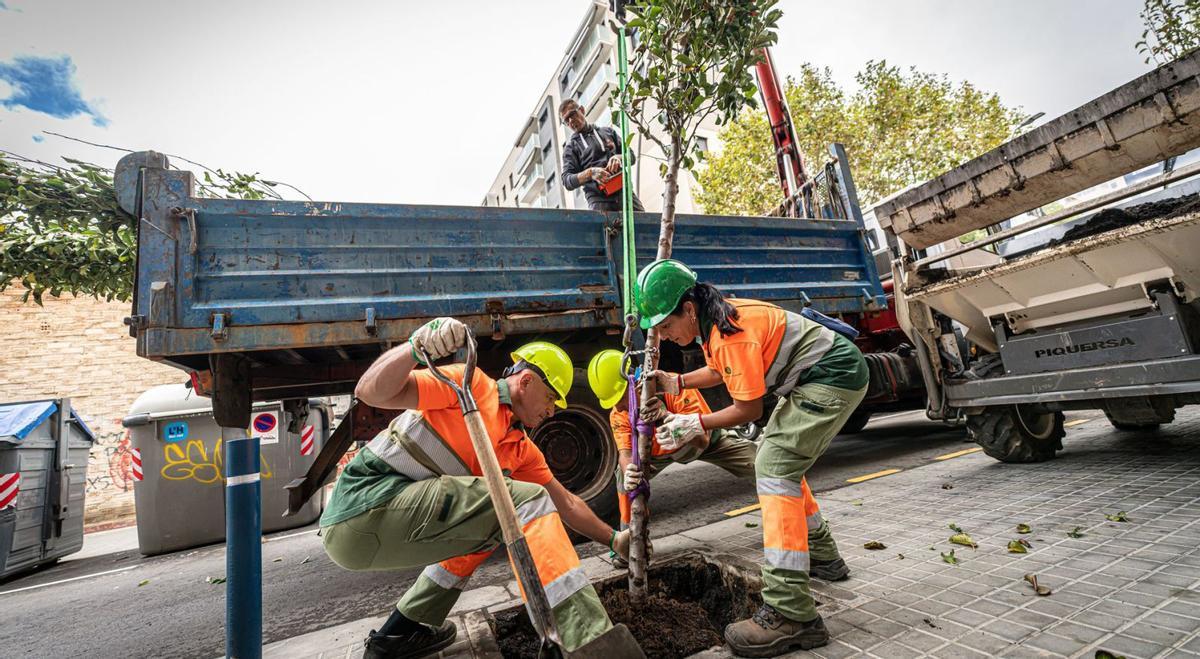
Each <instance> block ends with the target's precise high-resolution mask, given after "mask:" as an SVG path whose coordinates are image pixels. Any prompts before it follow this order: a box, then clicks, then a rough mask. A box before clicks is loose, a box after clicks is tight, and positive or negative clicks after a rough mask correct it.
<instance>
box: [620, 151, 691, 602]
mask: <svg viewBox="0 0 1200 659" xmlns="http://www.w3.org/2000/svg"><path fill="white" fill-rule="evenodd" d="M681 146H682V145H681V144H680V140H679V138H678V137H672V139H671V153H670V156H669V158H668V159H667V176H666V179H665V183H666V192H665V194H664V195H663V210H662V221H661V222H660V224H659V229H658V254H657V258H659V259H669V258H671V241H672V240H673V239H674V238H675V198H676V197H677V196H678V195H679V164H680V161H682V160H683V154H682V152H681V151H682V149H681ZM658 342H659V338H658V330H657V329H653V328H652V329H651V330H650V332H649V333H648V334H647V335H646V362H645V365H644V368H645V370H646V371H650V370H653V369H656V368H658ZM653 396H654V381H653V380H650V379H646V380H643V381H642V392H641V400H640V402H639V407H641V408H643V409H644V408H645V407H646V405H647V403H649V402H650V398H651V397H653ZM653 439H654V437H653V435H651V434H650V433H638V438H637V442H638V455H639V456H641V458H642V460H643V461H647V460H649V458H650V449H651V442H652V440H653ZM649 521H650V520H649V516H648V514H647V508H646V495H645V494H639V495H638V496H637V497H635V498H634V500H633V503H632V504H631V505H630V517H629V530H630V534H631V536H632V538H631V540H632V542H631V544H630V548H629V598H630V599H631V600H633V601H634V602H640V601H643V600H644V599H645V597H646V595H647V589H648V585H649V583H648V581H647V579H646V574H647V570H648V568H649V563H650V561H649V557H648V556H647V553H646V547H647V546H648V545H649V542H650V524H649Z"/></svg>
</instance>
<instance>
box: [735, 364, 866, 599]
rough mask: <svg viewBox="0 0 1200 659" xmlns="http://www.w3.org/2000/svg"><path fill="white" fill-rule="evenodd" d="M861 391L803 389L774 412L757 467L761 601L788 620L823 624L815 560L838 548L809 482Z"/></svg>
mask: <svg viewBox="0 0 1200 659" xmlns="http://www.w3.org/2000/svg"><path fill="white" fill-rule="evenodd" d="M865 394H866V387H865V386H864V387H863V388H862V389H860V390H857V391H851V390H848V389H840V388H838V387H831V386H828V385H823V384H804V385H800V386H797V387H796V388H795V389H793V390H792V391H791V392H790V393H789V394H788V395H787V396H785V397H783V398H781V399H780V400H779V403H778V404H777V405H776V406H775V411H774V412H773V413H772V415H771V420H770V421H769V422H768V423H767V427H766V429H765V430H764V431H763V436H762V444H761V446H759V448H758V457H757V458H756V459H755V463H754V464H755V471H756V479H757V485H758V496H759V502H760V503H761V504H762V513H763V553H764V562H763V568H762V577H763V590H762V596H763V601H764V602H766V603H767V604H769V605H771V606H772V607H774V608H775V610H776V611H778V612H779V613H780V614H782V615H783V616H784V617H787V618H790V619H792V620H799V621H809V620H813V619H814V618H816V617H817V609H816V603H815V602H814V601H813V598H812V594H811V593H810V592H809V587H808V580H809V576H808V569H809V561H810V560H814V559H815V560H819V561H829V560H833V559H836V558H838V550H837V544H836V543H834V541H833V535H832V534H831V533H830V532H829V526H828V524H826V523H825V520H824V518H823V517H821V512H820V509H819V508H818V507H817V503H816V500H815V499H813V498H812V493H811V491H810V490H809V489H808V485H807V483H806V482H805V481H804V475H805V473H807V472H808V470H809V469H810V468H811V467H812V466H813V463H815V462H816V461H817V458H819V457H821V454H822V453H824V452H825V449H827V448H829V442H830V441H831V440H832V439H833V438H834V436H835V435H837V433H838V431H840V430H841V429H842V425H843V424H845V422H846V419H847V418H848V417H849V416H850V414H851V413H852V412H854V409H855V408H856V407H858V404H859V402H861V401H862V399H863V396H864V395H865Z"/></svg>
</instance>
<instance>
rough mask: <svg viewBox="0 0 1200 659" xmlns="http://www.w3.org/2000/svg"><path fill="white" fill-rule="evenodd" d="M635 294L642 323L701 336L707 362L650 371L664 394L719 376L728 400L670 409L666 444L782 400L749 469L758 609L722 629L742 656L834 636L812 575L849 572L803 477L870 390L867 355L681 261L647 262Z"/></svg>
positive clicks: (665, 332)
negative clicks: (758, 510) (729, 293)
mask: <svg viewBox="0 0 1200 659" xmlns="http://www.w3.org/2000/svg"><path fill="white" fill-rule="evenodd" d="M634 295H635V297H636V299H637V303H638V309H639V311H640V312H641V316H642V327H643V329H649V328H651V327H653V328H656V329H657V330H658V334H659V337H661V338H664V339H667V340H668V341H672V342H674V343H677V344H679V345H681V346H686V345H689V344H692V343H695V342H696V341H697V339H699V341H700V343H701V344H702V346H703V348H704V356H705V362H706V365H705V366H704V367H702V368H699V369H697V370H694V371H690V372H688V373H669V372H666V371H661V370H660V371H652V372H650V373H648V374H647V377H652V378H654V379H655V381H656V384H657V386H658V388H659V390H660V391H665V392H666V393H668V394H675V395H677V394H679V392H681V391H683V390H684V389H685V388H689V389H703V388H706V387H712V386H716V385H717V384H721V383H724V385H725V387H726V388H727V389H728V390H729V395H730V396H731V397H732V398H733V404H732V405H731V406H729V407H726V408H724V409H721V410H717V411H716V412H713V413H711V414H700V413H692V414H668V415H667V416H666V418H665V419H664V420H663V421H662V424H661V425H660V426H659V427H658V430H657V431H656V439H657V440H658V443H659V444H660V445H661V446H662V447H663V448H664V449H667V450H671V449H672V448H674V447H676V446H680V445H683V444H685V443H687V442H689V441H690V440H691V439H692V438H693V437H695V436H697V435H699V434H703V433H705V432H707V431H711V430H713V429H716V428H730V427H733V426H737V425H740V424H743V423H746V422H748V421H753V420H755V419H758V418H759V417H760V416H761V415H762V412H763V399H764V397H766V396H768V395H775V396H779V402H778V404H777V405H776V406H775V409H774V411H773V412H772V413H771V418H770V421H769V422H768V423H767V426H766V429H765V430H764V431H763V435H762V443H761V445H760V446H759V449H758V455H757V457H756V459H755V465H754V466H755V477H756V485H757V489H758V498H759V502H760V503H761V504H762V516H763V553H764V563H763V567H762V577H763V590H762V596H763V606H762V608H761V609H760V610H759V611H758V613H756V614H755V615H754V616H753V617H751V618H749V619H746V620H740V621H738V622H735V623H733V624H731V625H729V626H728V627H726V628H725V640H726V641H727V642H728V643H729V645H730V647H731V649H733V651H734V652H735V653H736V654H738V655H740V656H746V657H773V656H776V655H779V654H783V653H784V652H788V651H790V650H793V649H797V648H800V649H810V648H814V647H820V646H822V645H825V644H826V643H827V642H828V640H829V633H828V632H827V631H826V629H825V624H824V622H823V621H822V620H821V616H820V615H819V614H818V613H817V610H816V605H815V603H814V602H813V598H812V595H811V593H810V592H809V586H808V581H809V576H810V574H811V575H812V576H815V577H819V578H823V579H830V580H841V579H845V578H847V577H848V576H849V573H850V571H849V568H848V567H847V566H846V564H845V562H844V561H843V560H842V558H841V556H839V554H838V550H837V545H836V544H835V543H834V541H833V536H832V535H831V534H830V532H829V527H828V525H827V524H826V523H825V520H824V519H823V518H822V517H821V513H820V510H819V509H818V507H817V502H816V500H815V499H813V496H812V492H811V491H810V490H809V488H808V483H807V482H805V480H804V474H805V472H807V471H808V470H809V468H811V467H812V465H813V463H814V462H816V460H817V458H819V457H820V456H821V454H822V453H824V452H825V449H826V448H827V447H828V446H829V442H830V440H832V439H833V437H834V435H836V434H837V433H838V431H839V430H841V427H842V425H843V424H844V423H845V421H846V419H847V417H849V416H850V414H851V413H852V412H854V409H855V407H857V406H858V403H859V402H860V401H861V400H862V399H863V396H864V394H865V393H866V388H867V381H868V372H867V365H866V362H865V360H864V359H863V356H862V353H861V352H859V350H858V348H856V347H855V346H854V344H853V342H851V341H850V340H849V339H847V338H846V337H845V336H842V335H841V334H839V333H837V332H834V331H833V330H831V329H830V328H829V327H827V326H826V325H825V324H823V323H820V322H816V321H815V320H810V319H809V318H806V317H804V316H802V315H800V314H797V313H793V312H791V311H787V310H784V309H782V308H780V307H777V306H775V305H773V304H769V303H766V302H759V301H757V300H746V299H727V298H726V297H725V296H724V295H722V294H721V292H720V291H719V290H718V289H716V288H715V287H713V286H711V285H709V284H705V283H700V282H697V279H696V273H695V272H693V271H692V270H691V269H690V268H688V267H687V266H686V265H684V264H683V263H681V262H679V261H675V260H671V259H662V260H658V261H655V262H654V263H651V264H650V265H648V266H646V267H645V268H644V269H643V270H642V271H641V273H640V274H639V275H638V280H637V285H636V287H635V289H634Z"/></svg>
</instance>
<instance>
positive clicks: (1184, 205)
mask: <svg viewBox="0 0 1200 659" xmlns="http://www.w3.org/2000/svg"><path fill="white" fill-rule="evenodd" d="M1196 211H1200V195H1197V194H1189V195H1184V196H1182V197H1176V198H1174V199H1163V200H1161V201H1152V202H1150V203H1148V204H1140V205H1138V206H1131V207H1129V208H1106V209H1104V210H1102V211H1100V212H1099V213H1096V215H1095V216H1094V217H1093V218H1092V219H1090V220H1088V221H1087V222H1085V223H1083V224H1080V225H1079V226H1076V227H1072V228H1071V230H1070V231H1067V232H1066V233H1064V234H1063V237H1062V238H1059V239H1058V240H1054V241H1051V242H1050V244H1049V245H1048V246H1049V247H1054V246H1056V245H1061V244H1063V243H1068V242H1071V241H1072V240H1078V239H1080V238H1084V237H1086V236H1094V235H1096V234H1099V233H1104V232H1106V231H1112V230H1113V229H1119V228H1121V227H1126V226H1129V225H1131V224H1137V223H1139V222H1145V221H1146V220H1159V219H1163V220H1165V219H1170V218H1172V217H1179V216H1180V215H1186V214H1188V213H1194V212H1196Z"/></svg>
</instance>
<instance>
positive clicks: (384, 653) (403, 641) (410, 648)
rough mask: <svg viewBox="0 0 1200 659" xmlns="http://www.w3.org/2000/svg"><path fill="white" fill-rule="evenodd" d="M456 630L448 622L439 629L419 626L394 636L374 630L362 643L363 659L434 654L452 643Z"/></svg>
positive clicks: (407, 658) (406, 657)
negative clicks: (363, 649) (363, 648)
mask: <svg viewBox="0 0 1200 659" xmlns="http://www.w3.org/2000/svg"><path fill="white" fill-rule="evenodd" d="M455 636H458V628H457V627H455V626H454V623H453V622H450V621H449V620H447V621H445V622H443V623H442V625H441V626H440V627H430V626H429V625H421V626H420V627H419V628H418V629H416V630H413V631H410V632H407V633H404V634H396V635H395V636H387V635H385V634H380V633H379V632H377V631H375V630H374V629H372V630H371V634H370V636H367V640H365V641H363V647H365V648H366V651H365V652H363V659H414V658H415V657H424V656H425V655H429V654H434V653H435V652H437V651H438V650H441V649H442V648H444V647H446V646H447V645H450V644H451V643H453V642H454V637H455Z"/></svg>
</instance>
